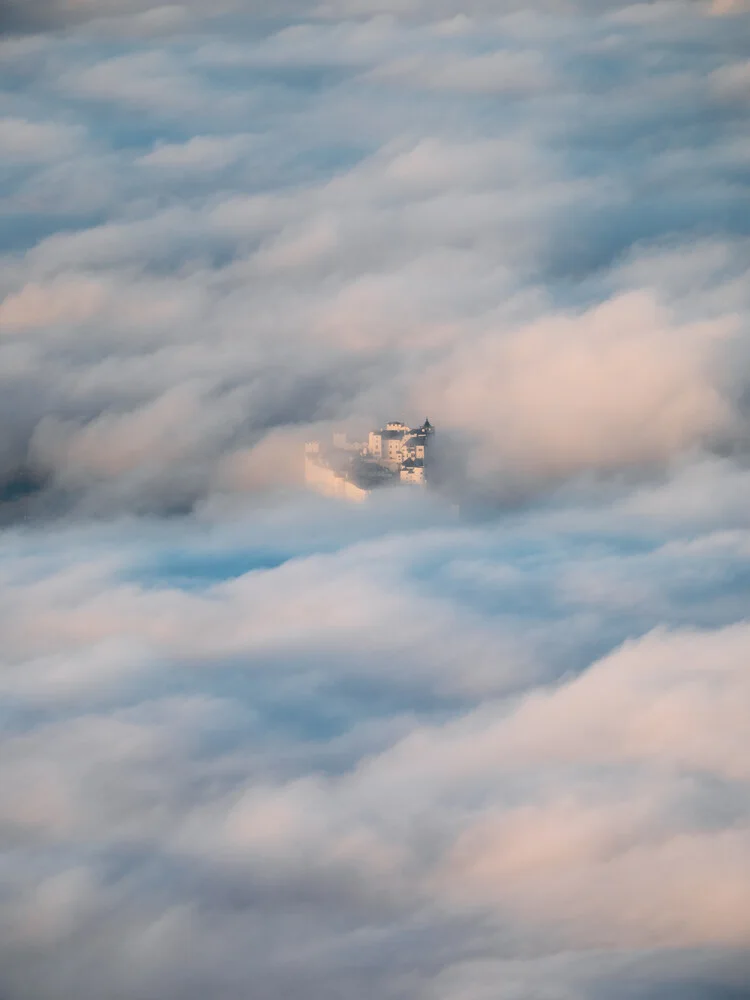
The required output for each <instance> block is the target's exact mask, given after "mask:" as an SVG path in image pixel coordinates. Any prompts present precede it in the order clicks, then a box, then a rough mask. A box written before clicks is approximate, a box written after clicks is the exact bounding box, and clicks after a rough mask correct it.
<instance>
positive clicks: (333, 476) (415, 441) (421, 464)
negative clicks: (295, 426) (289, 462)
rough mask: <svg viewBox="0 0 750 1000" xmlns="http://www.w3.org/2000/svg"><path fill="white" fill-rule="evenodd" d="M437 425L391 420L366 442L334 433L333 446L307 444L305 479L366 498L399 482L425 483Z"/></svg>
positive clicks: (330, 492) (332, 492) (329, 491)
mask: <svg viewBox="0 0 750 1000" xmlns="http://www.w3.org/2000/svg"><path fill="white" fill-rule="evenodd" d="M434 433H435V429H434V428H433V426H432V424H431V423H430V421H429V420H425V422H424V423H423V424H422V426H421V427H416V428H411V427H409V426H408V425H407V424H402V423H401V422H400V421H393V422H391V423H388V424H386V425H385V427H384V428H381V429H380V430H376V431H370V433H369V435H368V438H367V443H364V442H355V441H349V440H347V436H346V434H342V433H338V434H334V435H333V440H332V443H331V444H330V445H323V444H321V442H320V441H309V442H308V443H307V444H306V445H305V483H306V484H307V485H308V486H309V487H310V488H311V489H314V490H317V491H318V492H319V493H323V494H325V495H326V496H335V497H342V498H344V499H347V500H364V499H365V497H367V496H368V495H369V494H370V493H371V492H372V490H373V489H377V488H378V487H380V486H388V485H392V484H396V483H407V484H414V485H417V486H424V484H425V481H426V479H425V469H426V463H427V455H428V452H429V442H430V439H431V438H432V436H433V434H434Z"/></svg>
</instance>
